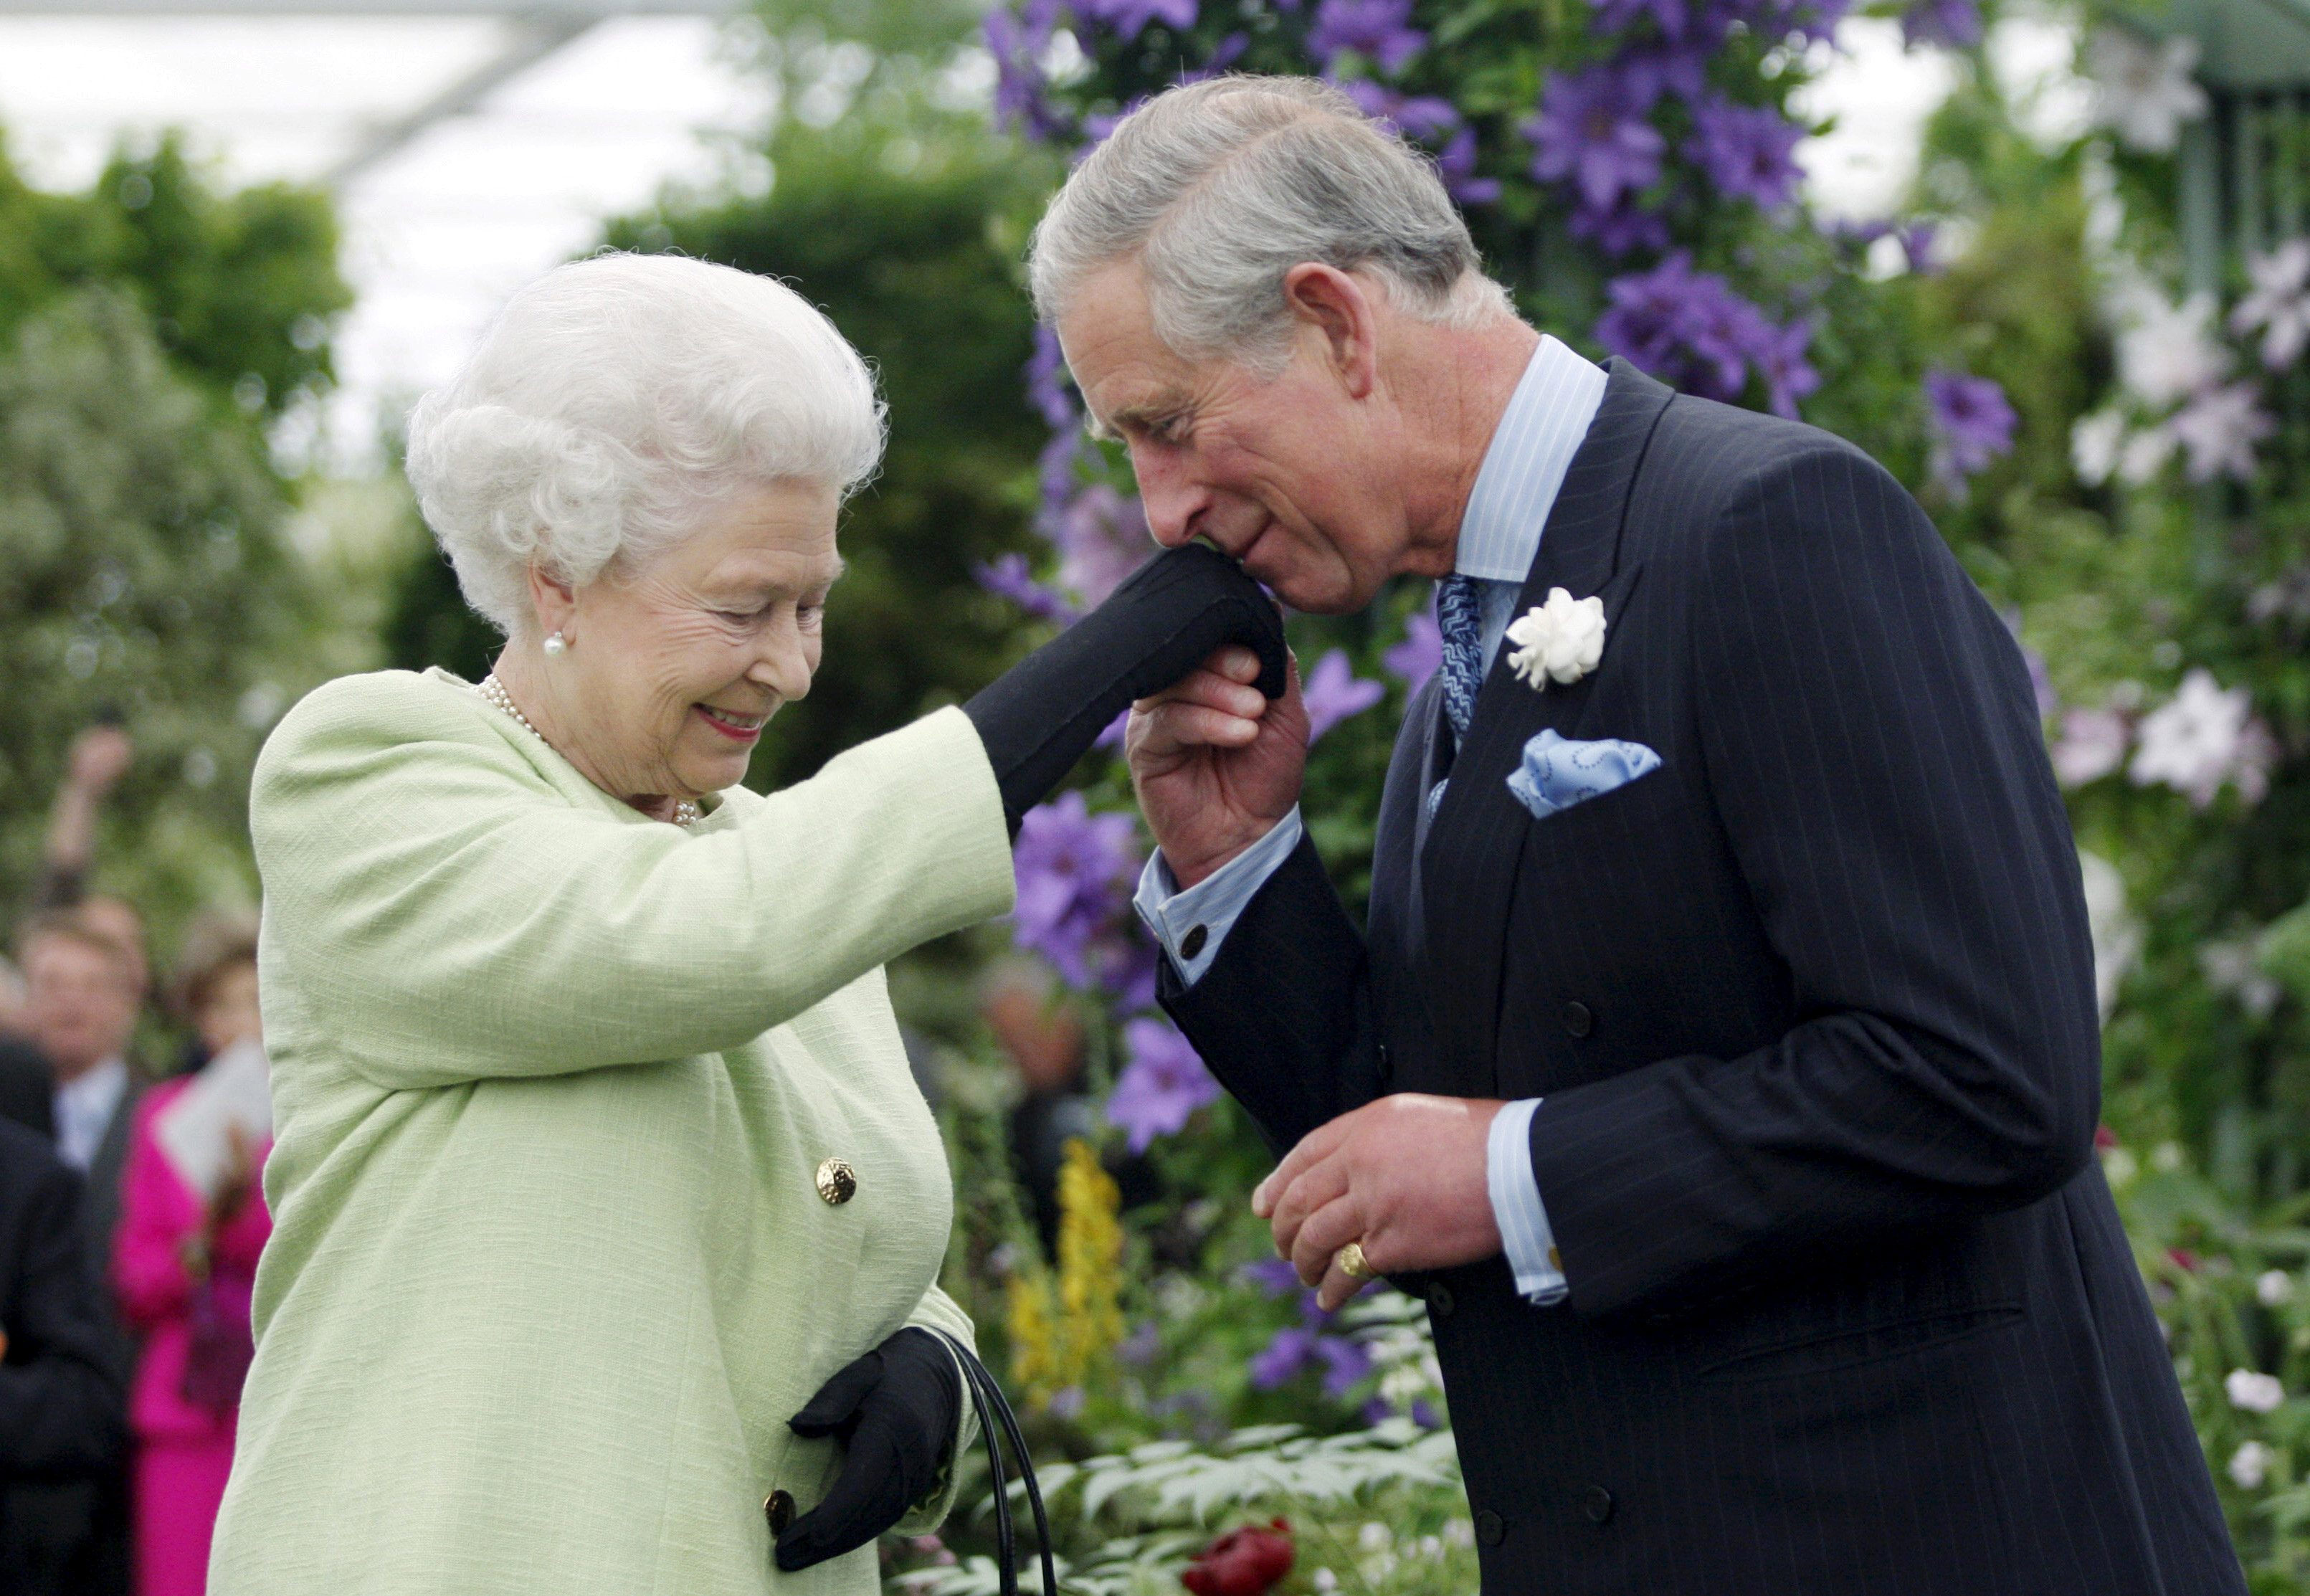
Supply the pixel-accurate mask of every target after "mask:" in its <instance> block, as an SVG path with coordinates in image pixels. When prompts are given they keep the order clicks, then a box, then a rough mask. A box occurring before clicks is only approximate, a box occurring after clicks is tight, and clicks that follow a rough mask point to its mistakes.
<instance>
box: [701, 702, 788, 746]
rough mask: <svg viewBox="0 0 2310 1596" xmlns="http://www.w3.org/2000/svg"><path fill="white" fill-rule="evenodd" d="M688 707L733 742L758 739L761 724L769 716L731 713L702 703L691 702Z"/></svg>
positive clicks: (767, 720)
mask: <svg viewBox="0 0 2310 1596" xmlns="http://www.w3.org/2000/svg"><path fill="white" fill-rule="evenodd" d="M690 707H691V708H692V709H694V710H696V711H697V712H698V718H699V719H700V720H702V721H704V722H705V723H706V724H708V725H709V726H711V727H713V728H714V729H715V730H716V732H719V733H722V735H723V736H725V737H727V738H728V739H729V740H730V741H731V742H756V741H758V740H759V739H760V737H761V734H762V727H763V725H764V724H767V723H768V722H769V718H770V717H769V716H767V715H760V716H756V715H743V716H741V715H732V714H730V713H729V712H728V711H726V710H722V709H712V708H708V707H707V706H706V705H703V704H693V705H691V706H690Z"/></svg>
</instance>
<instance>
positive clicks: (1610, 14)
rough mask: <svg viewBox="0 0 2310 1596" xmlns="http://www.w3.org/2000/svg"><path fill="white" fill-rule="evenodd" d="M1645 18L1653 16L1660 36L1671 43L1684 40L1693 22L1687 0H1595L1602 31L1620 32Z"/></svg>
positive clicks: (1597, 20)
mask: <svg viewBox="0 0 2310 1596" xmlns="http://www.w3.org/2000/svg"><path fill="white" fill-rule="evenodd" d="M1645 17H1650V18H1652V20H1653V25H1654V27H1656V28H1658V29H1659V30H1660V31H1661V37H1662V38H1663V39H1668V40H1670V41H1671V42H1674V41H1676V40H1679V39H1682V38H1683V37H1684V34H1685V30H1686V29H1687V28H1689V27H1690V26H1691V24H1692V15H1691V13H1690V12H1689V11H1688V10H1686V8H1685V4H1684V0H1596V31H1597V32H1599V33H1618V32H1620V31H1621V30H1624V29H1626V28H1628V27H1630V26H1631V25H1633V24H1634V23H1636V22H1638V21H1639V20H1641V19H1642V18H1645Z"/></svg>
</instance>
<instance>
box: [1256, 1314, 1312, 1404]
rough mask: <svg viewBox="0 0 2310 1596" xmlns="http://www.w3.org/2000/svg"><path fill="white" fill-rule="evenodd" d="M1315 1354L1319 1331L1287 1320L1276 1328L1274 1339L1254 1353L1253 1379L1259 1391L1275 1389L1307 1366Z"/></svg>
mask: <svg viewBox="0 0 2310 1596" xmlns="http://www.w3.org/2000/svg"><path fill="white" fill-rule="evenodd" d="M1315 1356H1316V1332H1315V1331H1312V1330H1307V1329H1304V1328H1302V1327H1301V1326H1299V1325H1297V1324H1287V1325H1285V1326H1284V1327H1283V1328H1282V1329H1281V1330H1279V1331H1276V1332H1275V1339H1274V1340H1272V1341H1270V1342H1268V1343H1267V1345H1266V1346H1265V1347H1264V1349H1261V1350H1260V1351H1259V1352H1257V1353H1255V1354H1254V1355H1253V1357H1252V1360H1251V1383H1252V1384H1253V1386H1254V1387H1255V1388H1256V1389H1257V1390H1260V1391H1273V1390H1274V1389H1275V1388H1276V1387H1277V1386H1279V1385H1281V1384H1282V1383H1284V1382H1285V1381H1287V1380H1289V1379H1290V1378H1291V1376H1292V1375H1296V1374H1298V1372H1299V1371H1300V1370H1301V1369H1302V1368H1304V1367H1305V1366H1307V1360H1308V1359H1309V1358H1311V1357H1315Z"/></svg>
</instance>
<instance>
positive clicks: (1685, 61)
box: [1611, 46, 1708, 110]
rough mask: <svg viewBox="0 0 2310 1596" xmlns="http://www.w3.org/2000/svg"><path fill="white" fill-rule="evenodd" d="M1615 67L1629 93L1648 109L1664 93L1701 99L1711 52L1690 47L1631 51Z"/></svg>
mask: <svg viewBox="0 0 2310 1596" xmlns="http://www.w3.org/2000/svg"><path fill="white" fill-rule="evenodd" d="M1611 70H1613V71H1616V72H1618V73H1619V74H1620V76H1621V77H1622V78H1623V79H1624V80H1626V82H1628V91H1629V93H1630V94H1632V95H1633V96H1635V98H1636V100H1637V102H1638V103H1639V104H1641V105H1642V106H1643V108H1645V109H1646V110H1650V109H1652V108H1653V107H1654V106H1655V105H1657V104H1658V103H1659V102H1660V99H1661V96H1663V94H1673V95H1675V96H1677V97H1678V98H1679V99H1680V100H1698V99H1699V98H1700V97H1701V95H1702V94H1704V93H1705V92H1706V91H1707V87H1708V56H1707V53H1706V51H1704V50H1700V49H1697V48H1692V47H1690V46H1685V47H1681V48H1668V49H1658V48H1653V49H1641V50H1630V51H1628V53H1627V54H1625V55H1623V56H1620V59H1619V60H1617V61H1615V62H1613V63H1612V66H1611Z"/></svg>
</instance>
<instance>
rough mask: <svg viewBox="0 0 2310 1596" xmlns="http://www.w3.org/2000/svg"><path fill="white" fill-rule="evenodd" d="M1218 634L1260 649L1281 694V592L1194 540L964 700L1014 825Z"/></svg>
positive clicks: (1136, 574) (1273, 689)
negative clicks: (1119, 719)
mask: <svg viewBox="0 0 2310 1596" xmlns="http://www.w3.org/2000/svg"><path fill="white" fill-rule="evenodd" d="M1223 643H1241V644H1243V645H1245V646H1246V647H1249V648H1252V649H1254V650H1255V651H1257V653H1258V655H1259V690H1260V691H1261V692H1264V693H1265V694H1266V695H1267V696H1268V697H1269V698H1281V697H1282V696H1283V682H1284V676H1285V672H1286V669H1287V665H1288V662H1289V658H1290V655H1289V654H1288V651H1287V650H1286V649H1285V647H1284V645H1283V617H1282V616H1281V614H1280V613H1279V612H1277V610H1276V608H1275V603H1274V601H1272V599H1270V598H1269V597H1268V596H1267V595H1266V594H1264V593H1262V592H1261V591H1260V590H1259V584H1258V583H1256V582H1254V581H1253V580H1252V579H1251V578H1250V577H1246V576H1245V575H1244V574H1243V569H1242V568H1241V567H1239V566H1238V565H1237V564H1236V562H1235V561H1234V560H1232V559H1229V558H1228V557H1227V556H1226V555H1224V554H1220V553H1218V552H1216V551H1213V550H1211V549H1207V548H1205V547H1204V546H1203V544H1201V543H1189V544H1186V545H1185V547H1183V548H1177V549H1172V550H1169V551H1167V552H1165V553H1162V554H1159V555H1157V556H1156V557H1155V558H1154V559H1151V560H1149V561H1148V562H1147V563H1146V564H1145V565H1142V566H1141V567H1140V568H1138V569H1137V570H1135V571H1133V572H1132V573H1131V575H1130V576H1129V577H1125V579H1124V582H1123V585H1121V586H1119V587H1117V588H1116V590H1115V592H1114V593H1113V594H1111V595H1109V597H1108V598H1107V603H1103V604H1101V605H1100V606H1099V608H1098V609H1096V610H1093V611H1092V612H1090V614H1088V615H1086V616H1084V617H1083V618H1082V619H1081V620H1078V621H1076V622H1075V623H1074V625H1073V626H1071V627H1069V628H1068V629H1066V630H1065V631H1064V632H1061V633H1060V634H1059V635H1058V636H1057V637H1056V638H1053V639H1051V641H1050V642H1048V643H1046V644H1045V645H1044V646H1042V647H1040V648H1038V649H1037V650H1036V651H1035V652H1034V653H1032V654H1030V655H1028V656H1027V657H1026V658H1025V659H1023V660H1020V662H1019V663H1018V664H1015V665H1013V666H1012V667H1011V669H1010V670H1008V671H1006V672H1003V675H1002V676H1000V677H998V678H997V679H996V680H995V681H994V682H993V683H991V684H990V685H989V686H988V687H987V689H986V691H984V692H982V693H980V694H979V695H978V696H977V698H973V699H971V700H970V702H968V704H965V705H964V706H963V707H962V712H963V713H964V714H965V715H968V716H970V719H971V724H973V725H976V726H977V728H978V739H979V741H980V742H983V743H985V744H986V758H987V759H988V761H989V762H990V763H992V764H993V765H994V779H995V781H996V782H997V783H999V784H1000V785H1001V786H1002V788H1003V816H1004V818H1006V819H1007V820H1009V821H1010V822H1011V832H1012V836H1014V837H1015V836H1017V835H1018V831H1019V820H1020V816H1022V815H1024V814H1025V813H1026V812H1027V811H1029V810H1030V809H1032V808H1033V807H1034V806H1035V805H1036V804H1038V803H1039V802H1042V801H1043V799H1044V797H1045V796H1046V794H1048V793H1049V792H1050V790H1051V789H1052V788H1053V787H1055V786H1057V785H1059V782H1060V781H1061V779H1062V778H1064V776H1065V775H1066V773H1067V772H1068V771H1069V770H1070V769H1072V768H1073V766H1074V762H1075V761H1076V760H1077V759H1081V758H1082V756H1083V753H1084V751H1085V750H1088V749H1089V748H1090V745H1091V743H1092V742H1094V741H1096V740H1097V738H1098V736H1099V733H1101V732H1103V731H1105V730H1106V729H1107V725H1108V724H1109V723H1110V722H1112V721H1113V720H1114V719H1115V717H1116V716H1118V715H1120V714H1122V713H1123V712H1124V711H1125V709H1127V708H1129V707H1131V705H1132V702H1133V700H1134V699H1138V698H1145V697H1147V696H1148V695H1149V694H1150V693H1156V692H1160V691H1162V690H1163V689H1165V688H1167V687H1169V686H1170V685H1171V684H1172V683H1173V682H1175V681H1178V680H1179V679H1180V678H1181V677H1183V676H1185V675H1186V674H1187V672H1190V671H1192V670H1194V668H1195V667H1196V666H1197V665H1199V664H1203V657H1204V655H1208V654H1210V653H1211V650H1212V649H1214V648H1217V647H1219V646H1220V645H1221V644H1223Z"/></svg>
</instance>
